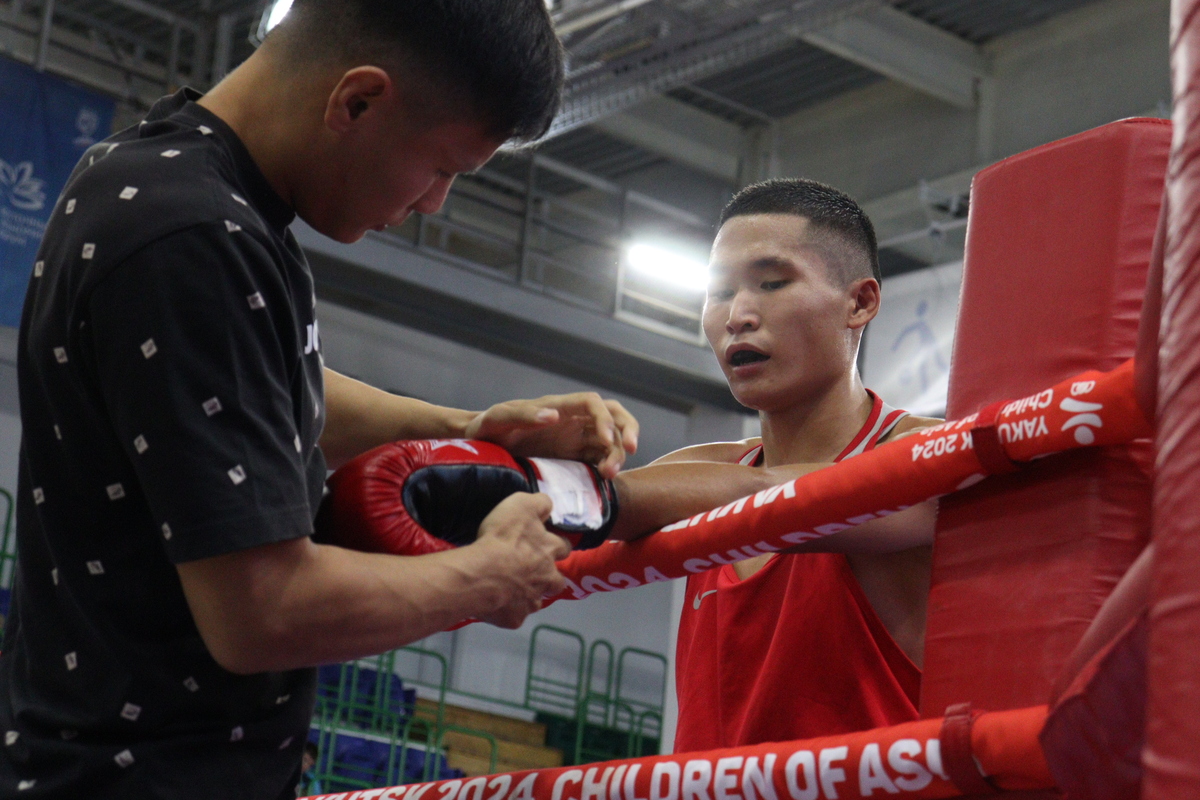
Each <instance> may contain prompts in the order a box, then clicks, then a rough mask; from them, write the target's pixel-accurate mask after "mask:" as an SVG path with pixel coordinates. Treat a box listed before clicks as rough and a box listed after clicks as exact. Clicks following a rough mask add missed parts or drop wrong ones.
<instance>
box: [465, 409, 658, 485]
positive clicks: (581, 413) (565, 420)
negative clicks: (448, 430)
mask: <svg viewBox="0 0 1200 800" xmlns="http://www.w3.org/2000/svg"><path fill="white" fill-rule="evenodd" d="M464 438H466V439H483V440H485V441H489V442H495V443H496V444H498V445H500V446H501V447H503V448H504V449H505V450H508V451H509V452H510V453H512V454H514V455H519V456H526V457H529V456H540V457H543V458H565V459H572V460H575V461H586V462H588V463H591V464H595V465H596V467H597V469H599V470H600V473H601V474H602V475H603V476H604V477H606V478H611V477H613V476H614V475H616V474H617V473H618V472H619V471H620V470H621V466H622V465H623V464H624V463H625V456H626V454H627V453H633V452H636V451H637V440H638V422H637V420H636V419H634V418H633V415H632V414H630V413H629V412H628V411H626V410H625V407H624V406H622V405H621V404H620V403H618V402H617V401H616V400H605V399H603V398H602V397H600V395H598V394H596V393H595V392H578V393H576V394H557V395H547V396H546V397H539V398H538V399H536V400H510V401H508V402H506V403H498V404H497V405H494V406H492V407H491V408H489V409H488V410H487V411H484V412H483V413H481V414H478V415H477V416H476V417H475V418H474V419H473V420H471V422H470V423H469V424H468V425H467V429H466V432H465V434H464Z"/></svg>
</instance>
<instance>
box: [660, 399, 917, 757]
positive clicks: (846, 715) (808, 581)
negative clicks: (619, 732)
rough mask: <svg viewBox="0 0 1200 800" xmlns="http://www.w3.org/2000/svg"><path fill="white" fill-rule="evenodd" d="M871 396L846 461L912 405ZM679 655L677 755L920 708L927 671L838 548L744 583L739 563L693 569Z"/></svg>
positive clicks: (873, 724) (844, 729)
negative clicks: (894, 633) (895, 405)
mask: <svg viewBox="0 0 1200 800" xmlns="http://www.w3.org/2000/svg"><path fill="white" fill-rule="evenodd" d="M872 398H873V399H874V406H873V407H872V410H871V415H870V416H869V417H868V418H867V421H866V423H865V424H864V425H863V428H862V430H860V431H859V433H858V435H857V436H855V437H854V439H853V440H852V441H851V442H850V444H848V445H847V446H846V449H845V450H843V451H842V454H841V455H839V456H838V458H837V460H838V461H841V460H842V459H843V458H849V457H851V456H853V455H857V454H859V453H861V452H865V451H866V450H870V449H872V448H873V447H874V446H875V445H876V443H878V441H879V440H880V439H882V438H883V437H884V436H886V435H887V434H888V433H889V432H890V431H891V430H892V428H893V427H895V425H896V423H897V422H899V421H900V420H901V419H902V418H903V417H904V416H905V415H906V413H907V412H904V411H897V410H895V409H891V408H889V407H888V406H886V405H885V404H884V403H883V401H882V400H880V399H879V398H878V397H877V396H875V395H874V394H872ZM761 455H762V448H761V447H757V448H754V449H753V450H751V451H750V452H748V453H747V454H746V455H745V456H743V458H742V462H741V463H744V464H755V465H757V463H759V461H760V460H761ZM675 659H676V663H675V684H676V691H677V693H678V696H679V722H678V724H677V727H676V731H675V752H676V753H686V752H693V751H697V750H712V749H715V748H720V747H735V746H739V745H750V744H759V743H761V742H781V741H789V740H793V739H805V738H810V737H816V736H828V735H832V734H838V733H851V732H854V731H861V730H867V729H869V728H877V727H882V726H886V725H896V724H899V723H901V722H908V721H910V720H915V719H918V717H919V715H918V713H917V702H918V692H919V691H920V684H921V671H920V670H919V669H918V668H917V666H916V665H915V664H913V662H912V660H911V659H909V657H908V656H907V655H906V654H905V653H904V651H903V650H901V649H900V647H899V645H897V644H896V642H895V641H893V640H892V637H891V635H890V634H889V633H888V632H887V629H886V628H885V627H884V626H883V623H882V622H880V621H879V618H878V617H877V616H876V614H875V611H874V609H872V608H871V604H870V602H869V601H868V600H867V598H866V595H864V594H863V591H862V589H861V587H860V586H859V584H858V580H857V579H856V578H855V577H854V574H853V572H851V570H850V565H849V563H848V562H847V561H846V557H845V556H844V555H841V554H840V553H804V554H798V553H797V554H791V555H779V556H775V557H774V558H772V559H771V560H770V561H768V562H767V563H766V565H765V566H764V567H763V568H762V569H761V570H759V571H758V572H756V573H755V574H754V575H751V576H750V577H749V578H747V579H746V580H744V581H743V580H740V579H739V578H738V577H737V573H735V572H734V570H733V566H732V565H725V566H722V567H720V568H718V569H713V570H709V571H708V572H704V573H701V574H699V575H693V576H691V577H689V578H688V582H687V594H686V601H685V603H684V607H683V615H682V616H681V618H680V621H679V642H678V647H677V650H676V656H675Z"/></svg>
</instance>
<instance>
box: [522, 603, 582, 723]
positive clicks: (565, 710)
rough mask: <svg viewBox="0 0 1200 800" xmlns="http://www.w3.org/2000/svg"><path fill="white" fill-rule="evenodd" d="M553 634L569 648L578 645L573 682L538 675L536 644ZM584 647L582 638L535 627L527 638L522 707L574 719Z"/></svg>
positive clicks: (580, 692)
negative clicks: (527, 663) (527, 651)
mask: <svg viewBox="0 0 1200 800" xmlns="http://www.w3.org/2000/svg"><path fill="white" fill-rule="evenodd" d="M545 634H552V635H553V636H555V637H557V638H559V639H560V640H562V639H566V640H568V641H570V642H571V644H572V645H578V653H577V655H576V656H575V675H574V680H570V679H567V680H562V679H559V678H553V677H549V676H548V675H539V674H537V673H538V663H539V662H538V642H539V637H543V636H544V635H545ZM541 641H543V642H544V641H545V640H544V638H543V639H541ZM586 649H587V644H586V643H585V642H584V640H583V637H582V636H580V635H579V634H578V633H576V632H575V631H572V630H567V629H566V628H556V627H554V626H553V625H538V626H537V627H536V628H534V629H533V633H532V635H531V636H530V637H529V665H528V667H527V668H526V671H525V707H526V708H528V709H532V710H534V711H543V712H546V713H549V714H553V715H555V716H559V717H564V718H567V719H570V718H572V717H574V716H575V711H576V709H577V708H578V706H579V701H580V699H581V697H582V691H583V666H584V652H585V651H586Z"/></svg>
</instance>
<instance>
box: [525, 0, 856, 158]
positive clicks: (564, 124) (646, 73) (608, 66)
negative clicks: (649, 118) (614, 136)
mask: <svg viewBox="0 0 1200 800" xmlns="http://www.w3.org/2000/svg"><path fill="white" fill-rule="evenodd" d="M869 2H870V0H763V1H762V2H758V3H750V4H745V5H741V6H739V7H737V8H736V10H734V11H731V12H729V13H727V14H725V15H722V16H720V17H718V18H713V19H709V20H707V21H706V22H705V23H704V25H705V27H704V28H703V29H701V30H700V33H699V34H696V33H693V32H688V31H686V30H685V31H684V32H682V33H667V34H666V35H664V36H663V37H662V38H661V39H659V40H657V41H656V42H654V43H653V44H651V45H649V46H647V47H644V48H638V49H636V50H634V51H633V52H630V53H628V54H626V55H623V56H621V57H619V58H615V59H613V60H611V61H606V62H604V63H600V64H591V65H586V66H585V67H581V68H580V69H579V71H578V72H576V73H575V74H573V75H571V76H569V77H568V80H567V88H566V92H565V95H564V99H563V106H562V110H561V111H560V112H559V114H558V116H557V117H556V118H555V120H554V123H553V125H552V126H551V129H550V133H549V134H548V136H557V135H559V134H562V133H566V132H567V131H569V130H573V129H574V128H577V127H580V126H582V125H589V124H591V123H593V122H596V121H598V120H600V119H603V118H604V117H608V116H611V115H613V114H616V113H618V112H620V111H624V110H625V109H627V108H630V107H632V106H634V105H636V104H637V103H640V102H641V101H643V100H645V99H647V98H649V97H653V96H655V95H658V94H662V93H663V92H667V91H669V90H671V89H674V88H676V87H678V86H682V85H684V84H687V83H694V82H696V81H700V80H703V79H704V78H706V77H708V76H710V75H715V74H717V73H719V72H724V71H726V70H730V69H734V68H735V67H739V66H742V65H743V64H747V63H749V62H751V61H754V60H755V59H758V58H762V57H763V56H767V55H770V54H771V53H773V52H776V51H778V50H780V49H782V48H784V47H787V46H788V45H789V44H790V43H791V42H792V41H794V38H795V36H796V35H798V34H797V32H798V31H805V30H816V29H820V28H827V27H829V26H830V24H831V21H833V20H837V19H838V18H840V17H841V16H843V15H845V14H849V13H853V12H856V11H858V10H859V9H860V8H861V7H863V6H864V5H866V4H868V3H869ZM668 27H670V26H668ZM671 30H675V28H672V29H671Z"/></svg>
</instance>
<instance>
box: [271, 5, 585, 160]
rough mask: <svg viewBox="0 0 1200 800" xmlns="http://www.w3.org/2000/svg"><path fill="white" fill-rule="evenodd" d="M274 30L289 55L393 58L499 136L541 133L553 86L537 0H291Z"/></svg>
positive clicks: (558, 48) (552, 105)
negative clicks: (291, 3)
mask: <svg viewBox="0 0 1200 800" xmlns="http://www.w3.org/2000/svg"><path fill="white" fill-rule="evenodd" d="M273 36H275V37H281V38H282V39H283V43H284V46H285V47H286V48H288V50H289V51H290V52H291V54H292V55H293V56H294V57H296V58H298V59H304V60H311V59H313V58H320V57H322V56H324V57H329V56H333V57H335V58H337V59H339V60H340V61H342V62H344V63H347V64H352V63H371V62H376V65H377V66H381V67H384V68H387V67H390V66H400V67H402V68H403V69H404V70H405V71H406V72H407V73H412V74H413V75H414V77H415V79H416V80H418V81H419V82H420V83H421V84H422V87H423V88H426V89H429V90H431V92H430V94H431V96H433V97H436V98H437V99H438V100H439V101H444V102H449V103H450V104H452V107H455V110H458V108H457V107H464V108H463V109H462V110H465V111H466V112H467V113H468V114H470V115H471V116H473V117H475V118H478V119H480V120H482V121H483V122H484V124H485V125H486V126H487V129H488V133H489V134H491V135H493V136H494V137H495V138H496V139H498V140H507V139H514V140H518V141H525V142H528V141H532V140H534V139H537V138H539V137H540V136H542V135H543V134H544V133H545V132H546V131H547V130H548V129H549V127H550V122H551V120H553V118H554V114H555V113H556V112H557V110H558V104H559V100H560V98H561V95H562V84H563V51H562V45H561V44H560V43H559V41H558V37H557V36H556V35H555V33H554V25H553V23H552V22H551V20H550V14H549V12H548V11H547V9H546V3H545V0H295V2H294V4H293V6H292V9H291V11H290V12H288V15H287V17H285V18H284V20H283V22H282V23H280V25H279V26H278V27H277V29H276V31H275V32H273ZM269 40H270V37H269V38H268V41H269Z"/></svg>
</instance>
